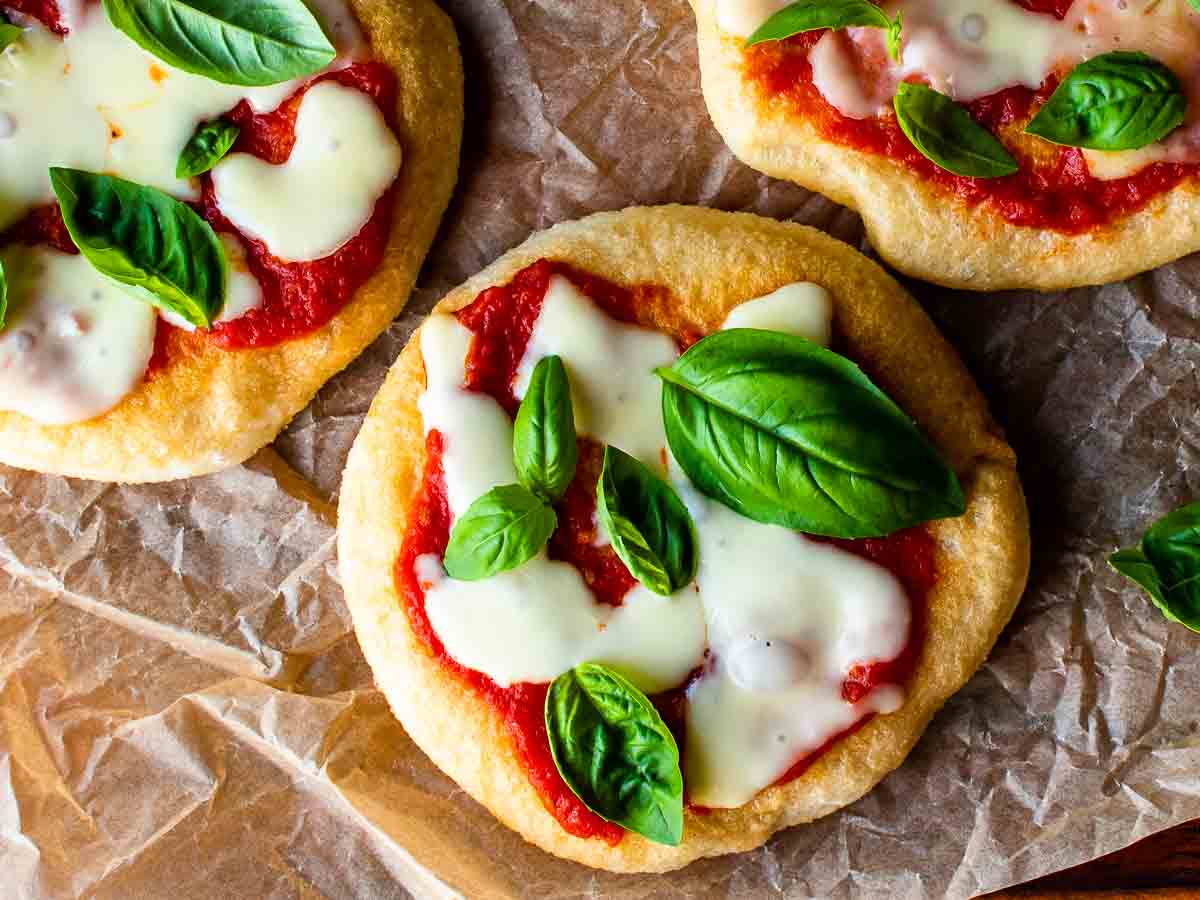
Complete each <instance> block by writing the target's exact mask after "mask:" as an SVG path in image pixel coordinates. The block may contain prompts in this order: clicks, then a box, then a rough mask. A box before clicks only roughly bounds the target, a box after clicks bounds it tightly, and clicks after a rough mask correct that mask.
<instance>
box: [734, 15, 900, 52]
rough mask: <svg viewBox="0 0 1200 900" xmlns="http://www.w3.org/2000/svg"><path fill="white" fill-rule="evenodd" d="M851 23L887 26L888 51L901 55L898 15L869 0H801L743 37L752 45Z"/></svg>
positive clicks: (844, 26)
mask: <svg viewBox="0 0 1200 900" xmlns="http://www.w3.org/2000/svg"><path fill="white" fill-rule="evenodd" d="M851 25H862V26H867V27H873V28H886V29H887V30H888V53H890V54H891V56H892V58H893V59H896V60H898V59H899V58H900V16H899V15H897V16H896V21H894V22H893V21H892V20H891V19H890V18H888V15H887V13H885V12H884V11H883V10H882V9H880V8H879V7H878V6H876V5H875V4H874V3H871V2H869V0H802V2H800V3H793V4H792V5H791V6H786V7H784V8H783V9H781V10H780V11H779V12H777V13H775V15H773V16H771V18H769V19H767V21H766V22H764V23H763V24H762V25H761V26H759V28H758V30H757V31H755V32H754V34H752V35H750V37H749V38H747V39H746V46H747V47H752V46H754V45H755V44H761V43H764V42H766V41H782V40H784V39H786V38H790V37H791V36H792V35H796V34H802V33H804V32H806V31H818V30H820V29H822V28H831V29H833V30H835V31H837V30H840V29H842V28H848V27H849V26H851Z"/></svg>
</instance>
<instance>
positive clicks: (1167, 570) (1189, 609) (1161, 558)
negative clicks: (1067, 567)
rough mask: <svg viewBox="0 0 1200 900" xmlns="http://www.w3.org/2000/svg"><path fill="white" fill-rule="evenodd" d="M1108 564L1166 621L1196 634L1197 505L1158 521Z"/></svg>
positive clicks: (1199, 594) (1199, 612) (1199, 622)
mask: <svg viewBox="0 0 1200 900" xmlns="http://www.w3.org/2000/svg"><path fill="white" fill-rule="evenodd" d="M1109 564H1110V565H1111V566H1112V567H1113V568H1114V569H1116V570H1117V571H1118V572H1120V573H1121V574H1122V575H1124V576H1125V577H1126V578H1129V579H1131V580H1132V581H1134V582H1136V583H1137V584H1139V585H1141V586H1142V587H1143V588H1144V589H1145V591H1146V593H1147V594H1149V595H1150V599H1151V601H1152V602H1153V603H1154V605H1155V606H1157V607H1158V608H1159V610H1160V611H1161V612H1162V614H1163V615H1164V616H1166V617H1167V618H1168V619H1169V620H1171V621H1172V622H1178V623H1180V624H1181V625H1185V626H1187V627H1188V628H1190V629H1191V630H1192V631H1197V632H1200V577H1198V576H1200V503H1189V504H1188V505H1186V506H1182V507H1180V508H1179V509H1177V510H1175V511H1174V512H1172V513H1170V514H1169V515H1166V516H1164V517H1163V518H1161V519H1159V520H1158V521H1157V522H1155V523H1154V524H1153V525H1152V526H1151V527H1150V529H1149V530H1148V531H1147V532H1146V534H1145V536H1144V537H1143V538H1142V540H1141V542H1140V543H1139V544H1138V545H1137V546H1136V547H1130V548H1128V549H1126V550H1121V551H1119V552H1117V553H1114V554H1113V555H1112V556H1111V557H1110V558H1109Z"/></svg>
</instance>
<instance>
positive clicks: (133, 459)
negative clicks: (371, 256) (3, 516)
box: [0, 0, 463, 482]
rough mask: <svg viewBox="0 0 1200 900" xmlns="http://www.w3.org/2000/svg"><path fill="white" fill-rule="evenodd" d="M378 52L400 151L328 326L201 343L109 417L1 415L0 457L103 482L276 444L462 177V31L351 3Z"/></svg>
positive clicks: (159, 473) (427, 11)
mask: <svg viewBox="0 0 1200 900" xmlns="http://www.w3.org/2000/svg"><path fill="white" fill-rule="evenodd" d="M348 3H349V5H350V7H351V8H352V9H353V11H354V13H355V15H356V16H357V17H358V20H359V22H360V24H361V25H362V27H363V29H364V30H365V32H366V33H367V35H368V36H369V39H370V43H371V48H372V51H373V55H374V58H376V59H379V60H381V61H383V62H385V63H387V64H388V65H389V66H391V68H392V69H393V70H394V71H395V72H396V75H397V77H398V82H399V99H398V109H397V116H396V119H397V124H398V129H397V133H398V136H399V139H400V143H401V145H402V146H403V148H404V162H403V165H402V166H401V170H400V175H399V179H398V182H397V184H398V188H397V191H396V199H395V211H394V216H393V222H392V230H391V235H390V237H389V239H388V246H387V251H386V254H385V257H384V260H383V263H382V265H381V266H380V268H379V270H378V271H377V272H375V274H374V275H373V276H372V277H371V279H370V280H369V281H368V282H367V283H366V284H365V285H363V287H362V288H361V289H360V290H359V291H358V292H357V293H356V294H355V296H354V297H353V299H352V300H351V301H350V303H348V304H347V305H346V307H345V308H344V309H343V310H342V311H341V312H339V313H338V314H337V315H336V316H334V318H333V319H332V320H331V321H329V322H328V323H327V324H326V325H325V326H324V327H322V328H320V329H319V330H317V331H315V332H313V333H311V334H309V335H306V336H304V337H301V338H297V339H295V340H290V341H286V342H284V343H282V344H280V345H278V346H275V347H269V348H263V349H251V350H222V349H221V348H219V347H217V346H215V345H214V344H212V343H210V342H204V341H197V342H195V343H196V345H197V349H196V350H195V351H194V352H191V353H188V354H186V355H183V356H182V357H181V358H179V359H172V361H171V364H170V366H169V367H168V368H167V369H166V370H165V371H164V372H162V373H160V374H159V375H157V376H155V377H154V378H152V379H150V380H149V381H146V382H143V383H142V384H141V385H140V386H139V387H138V388H137V389H136V390H135V391H134V392H133V393H132V394H130V395H129V396H128V397H126V398H125V400H123V401H122V402H121V404H120V405H119V406H117V407H116V408H115V409H114V410H112V411H111V412H109V413H107V414H106V415H104V416H101V417H99V418H96V419H93V420H91V421H88V422H82V423H79V424H75V425H68V426H60V427H54V426H46V425H41V424H39V423H37V422H35V421H33V420H32V419H28V418H26V417H25V416H22V415H19V414H17V413H8V412H0V462H2V463H5V464H7V465H12V466H17V467H20V468H24V469H32V470H35V471H39V472H47V473H52V474H59V475H70V476H74V477H78V478H92V479H96V480H102V481H117V482H148V481H166V480H170V479H175V478H186V477H191V476H195V475H203V474H206V473H209V472H214V471H218V470H220V469H225V468H228V467H230V466H233V465H236V464H238V463H240V462H242V461H244V460H245V459H247V458H248V457H250V456H251V455H253V454H254V452H255V451H257V450H258V449H259V448H261V447H263V446H265V445H266V444H268V443H270V442H271V441H273V440H274V439H275V437H276V435H278V434H279V432H280V431H281V430H282V429H283V428H284V426H286V425H287V423H288V422H290V421H291V419H292V417H293V416H295V415H296V414H297V413H298V412H300V411H301V410H302V409H304V407H305V406H307V405H308V404H309V402H310V401H311V400H312V398H313V396H314V395H315V394H316V392H317V391H318V389H320V387H321V386H322V385H323V384H324V383H325V382H326V381H328V380H329V379H330V378H331V377H333V375H335V374H336V373H337V372H339V371H341V370H342V369H343V368H344V367H345V366H347V365H348V364H349V363H350V362H351V361H352V360H353V359H354V358H355V357H357V356H358V355H359V354H360V353H361V352H362V351H363V350H364V349H366V347H367V346H368V345H369V344H370V343H371V342H372V341H373V340H375V338H376V337H378V336H379V334H380V333H382V332H383V330H384V329H385V328H387V326H388V324H389V323H391V321H392V320H393V319H395V317H396V316H397V315H398V314H399V312H400V310H401V309H402V308H403V306H404V304H405V303H406V302H407V300H408V296H409V294H410V292H411V291H412V287H413V284H414V282H415V281H416V278H417V273H418V272H419V271H420V268H421V264H422V262H423V261H424V259H425V254H426V253H427V252H428V250H429V246H430V244H431V243H432V242H433V238H434V234H435V233H436V231H437V228H438V224H439V222H440V221H441V217H442V213H443V212H444V211H445V208H446V205H447V204H448V203H449V201H450V194H451V192H452V191H453V189H454V184H455V181H456V180H457V177H458V154H459V146H460V143H461V140H462V118H463V75H462V60H461V58H460V56H459V51H458V39H457V37H456V35H455V32H454V26H453V25H452V24H451V22H450V20H449V18H448V17H447V16H446V15H445V14H444V13H442V11H441V10H440V9H438V7H437V6H436V5H435V4H434V2H433V0H348Z"/></svg>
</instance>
